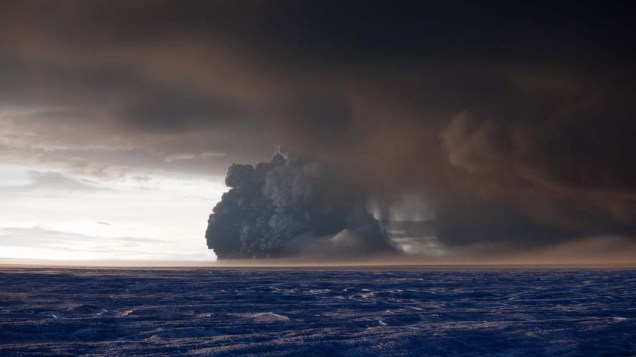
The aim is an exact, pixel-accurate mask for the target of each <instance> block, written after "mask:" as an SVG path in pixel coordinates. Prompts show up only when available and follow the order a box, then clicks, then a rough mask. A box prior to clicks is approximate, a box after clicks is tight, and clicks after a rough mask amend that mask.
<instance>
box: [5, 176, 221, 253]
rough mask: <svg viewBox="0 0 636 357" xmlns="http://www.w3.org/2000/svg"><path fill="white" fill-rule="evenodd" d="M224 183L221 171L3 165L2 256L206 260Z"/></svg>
mask: <svg viewBox="0 0 636 357" xmlns="http://www.w3.org/2000/svg"><path fill="white" fill-rule="evenodd" d="M149 171H150V170H149ZM226 189H227V188H226V187H225V185H224V184H223V181H222V178H220V177H219V178H218V179H210V178H209V177H202V176H194V175H187V174H176V173H168V172H161V171H157V172H151V171H150V172H148V171H146V172H142V171H140V172H135V171H134V170H130V171H129V172H128V173H127V174H126V175H125V176H123V177H119V178H116V179H113V178H100V177H85V176H81V175H73V174H72V173H69V172H63V171H54V170H51V168H50V167H47V166H46V165H42V166H38V165H34V164H29V165H20V164H11V165H0V192H2V196H3V199H2V200H1V201H0V260H2V259H5V260H7V259H47V260H50V259H52V260H184V261H191V260H210V261H211V260H214V259H215V256H214V253H213V252H212V251H209V250H208V249H207V247H206V245H205V238H204V235H205V229H206V224H207V216H208V215H209V213H210V212H211V209H212V207H213V205H214V204H215V202H217V201H218V200H220V198H221V195H222V193H223V192H224V191H225V190H226Z"/></svg>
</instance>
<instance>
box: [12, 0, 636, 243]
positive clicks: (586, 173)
mask: <svg viewBox="0 0 636 357" xmlns="http://www.w3.org/2000/svg"><path fill="white" fill-rule="evenodd" d="M0 7H1V8H0V10H1V11H0V13H1V14H2V15H0V16H1V18H0V20H1V21H0V24H1V25H0V33H1V35H0V74H1V75H2V76H3V81H2V83H0V93H1V94H2V96H3V97H2V99H1V101H2V102H1V105H2V108H16V107H17V108H31V109H33V108H43V107H46V108H51V107H55V108H63V110H64V111H67V112H69V113H74V114H73V115H68V116H63V117H59V116H55V115H48V114H47V115H40V114H41V113H42V111H40V112H38V113H40V114H38V115H36V114H33V113H32V112H29V113H31V114H30V115H26V116H23V117H22V119H20V120H18V119H15V118H14V119H12V122H11V125H10V126H6V127H5V130H9V129H11V128H12V129H11V130H13V131H12V132H13V133H15V132H22V131H24V132H30V133H32V135H31V136H28V137H24V138H21V141H20V140H14V141H10V142H9V143H8V144H7V145H13V148H14V150H18V149H16V148H17V147H18V145H21V146H19V150H22V151H25V150H36V149H37V150H44V151H45V153H43V154H41V155H39V156H38V157H40V158H42V157H47V158H51V157H55V156H56V155H57V158H56V159H57V160H63V159H64V158H71V155H70V154H69V153H70V152H71V151H72V152H73V155H72V158H73V160H75V161H74V162H89V163H90V164H91V165H93V166H95V165H97V164H121V165H124V166H126V165H129V166H135V165H137V166H138V165H145V166H154V167H158V168H162V169H166V170H175V171H184V172H196V173H205V174H218V173H220V172H223V171H225V168H226V167H227V166H229V164H231V163H232V162H245V163H249V162H252V163H253V162H257V161H263V160H264V159H266V158H267V157H268V156H269V155H270V154H271V152H272V148H273V147H274V146H275V144H277V143H283V144H285V145H286V146H288V147H289V148H291V150H292V151H294V152H296V153H297V154H299V155H302V156H303V157H305V158H306V159H307V160H310V161H316V162H319V163H320V164H321V165H322V166H323V167H325V169H326V170H328V171H329V175H328V176H329V177H339V178H338V181H339V182H344V183H343V185H345V186H346V187H348V189H349V190H350V191H352V192H354V193H355V195H359V196H362V197H368V198H374V199H376V200H377V202H384V201H386V200H387V199H386V197H393V196H394V195H396V194H398V195H399V194H401V193H403V192H417V194H418V195H420V196H421V197H422V199H424V200H425V201H427V202H428V205H429V206H430V207H432V208H431V209H432V210H433V211H434V212H435V217H436V221H435V226H436V230H437V232H438V235H439V238H440V239H441V240H442V242H444V243H446V244H449V245H463V244H471V243H473V242H475V241H497V242H498V241H507V242H509V241H514V242H519V246H525V245H534V244H548V243H550V242H557V241H562V240H569V239H576V238H579V237H586V236H590V235H603V234H623V235H627V236H633V234H634V226H635V225H636V187H635V186H634V182H636V169H635V166H634V165H632V164H631V163H630V161H629V160H630V159H631V158H632V157H634V155H635V154H636V149H634V145H633V142H632V141H633V138H634V137H636V132H635V127H636V126H635V125H634V124H633V120H634V117H635V114H636V113H635V112H636V110H634V106H633V103H634V102H635V100H636V87H635V85H634V81H633V78H634V74H635V73H634V72H635V71H634V65H633V63H636V55H635V54H636V51H634V49H633V45H632V42H633V33H634V32H635V31H634V30H635V28H634V27H635V26H634V23H633V16H634V15H635V13H634V10H633V6H630V3H629V2H623V1H614V2H610V3H598V2H597V3H595V2H584V1H560V2H558V3H553V2H524V1H506V2H490V1H486V2H483V1H481V2H479V3H476V2H472V1H450V2H448V1H447V2H439V3H437V4H424V3H422V2H408V1H405V2H391V3H389V2H368V1H364V2H362V1H348V2H344V3H343V2H337V1H303V2H298V1H276V2H274V1H215V2H204V1H188V2H181V1H152V2H144V1H136V2H133V3H124V2H113V1H92V2H79V1H77V2H76V1H62V2H59V1H58V2H28V1H24V2H17V1H16V2H8V1H5V2H2V3H1V4H0ZM6 110H8V109H6ZM12 110H13V109H12ZM69 122H70V123H72V125H70V124H69ZM6 128H9V129H6ZM63 144H66V147H64V145H63ZM96 146H98V147H96ZM55 150H58V151H55ZM60 150H67V151H65V152H64V151H60ZM100 150H101V151H100ZM206 153H207V154H206ZM211 153H215V154H214V155H213V154H211ZM217 154H218V155H217ZM385 209H388V208H386V207H385ZM380 210H382V207H380Z"/></svg>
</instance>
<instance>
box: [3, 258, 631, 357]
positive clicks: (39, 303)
mask: <svg viewBox="0 0 636 357" xmlns="http://www.w3.org/2000/svg"><path fill="white" fill-rule="evenodd" d="M82 354H97V355H113V356H121V355H149V356H150V355H151V356H158V355H178V354H183V355H226V356H230V355H237V354H258V355H264V356H267V355H275V356H279V355H305V356H311V355H325V356H381V355H396V356H422V355H449V354H467V355H505V356H510V355H586V356H590V355H608V356H616V355H630V354H631V355H633V354H636V271H634V270H548V269H545V270H515V269H508V270H417V269H410V270H393V271H392V270H390V269H386V268H385V269H378V270H374V269H363V270H355V269H350V270H342V271H336V270H316V271H310V270H220V269H170V270H143V269H137V270H103V269H93V270H75V269H73V270H64V269H7V268H5V269H2V270H0V355H2V356H13V355H18V356H19V355H82Z"/></svg>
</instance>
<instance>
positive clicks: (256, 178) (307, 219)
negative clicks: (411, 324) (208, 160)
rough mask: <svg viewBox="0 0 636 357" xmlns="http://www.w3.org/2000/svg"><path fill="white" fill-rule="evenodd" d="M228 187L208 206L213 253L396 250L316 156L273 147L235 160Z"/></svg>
mask: <svg viewBox="0 0 636 357" xmlns="http://www.w3.org/2000/svg"><path fill="white" fill-rule="evenodd" d="M225 183H226V185H227V186H228V187H230V190H229V191H228V192H226V193H225V194H224V195H223V198H222V200H221V201H220V202H219V203H218V204H217V205H216V206H215V207H214V210H213V213H212V214H211V215H210V219H209V221H208V228H207V231H206V235H205V236H206V239H207V245H208V247H209V248H211V249H214V251H215V253H216V255H217V256H218V258H219V259H252V258H260V259H262V258H282V257H294V256H307V257H311V258H318V259H347V258H355V257H362V256H365V257H368V256H370V255H374V254H382V253H387V252H392V251H394V247H393V246H392V245H391V243H390V242H389V240H388V238H387V236H386V234H385V233H384V232H383V230H382V228H381V225H380V223H379V222H378V221H377V220H375V219H374V218H373V216H371V215H370V214H369V213H368V212H367V211H366V210H365V202H364V200H362V199H357V198H356V197H353V196H352V195H347V194H344V193H343V192H344V190H338V189H334V188H337V184H336V182H335V181H334V180H332V178H330V177H329V175H328V174H327V173H326V170H324V168H323V167H322V166H321V165H319V164H318V163H316V162H312V161H308V160H305V159H302V158H299V157H287V158H286V157H284V156H283V155H281V154H279V153H277V154H276V155H275V156H274V158H273V159H272V160H271V161H270V162H268V163H259V164H257V165H256V166H252V165H238V164H234V165H232V166H230V168H229V169H228V173H227V177H226V179H225Z"/></svg>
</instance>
